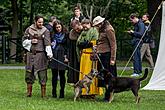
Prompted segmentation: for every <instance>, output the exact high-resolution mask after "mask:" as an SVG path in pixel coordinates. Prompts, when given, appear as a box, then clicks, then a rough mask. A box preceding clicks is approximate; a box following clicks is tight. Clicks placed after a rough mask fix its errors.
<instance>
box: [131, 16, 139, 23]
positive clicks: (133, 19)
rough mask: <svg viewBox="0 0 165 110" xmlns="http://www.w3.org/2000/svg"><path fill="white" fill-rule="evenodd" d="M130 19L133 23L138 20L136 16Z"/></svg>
mask: <svg viewBox="0 0 165 110" xmlns="http://www.w3.org/2000/svg"><path fill="white" fill-rule="evenodd" d="M130 21H131V23H132V24H136V23H137V22H138V20H137V18H136V17H134V18H130Z"/></svg>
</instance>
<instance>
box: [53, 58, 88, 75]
mask: <svg viewBox="0 0 165 110" xmlns="http://www.w3.org/2000/svg"><path fill="white" fill-rule="evenodd" d="M51 59H52V60H54V61H56V62H58V63H60V64H62V65H64V66H66V67H68V68H70V69H72V70H74V71H76V72H78V73H81V74H83V75H85V76H86V74H84V73H83V72H80V71H79V70H77V69H75V68H73V67H71V66H69V65H67V64H65V63H63V62H61V61H59V60H57V59H56V58H54V57H52V58H51Z"/></svg>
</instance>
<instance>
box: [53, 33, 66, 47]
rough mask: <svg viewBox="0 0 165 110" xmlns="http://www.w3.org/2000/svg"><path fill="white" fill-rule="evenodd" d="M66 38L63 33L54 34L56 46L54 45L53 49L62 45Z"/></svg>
mask: <svg viewBox="0 0 165 110" xmlns="http://www.w3.org/2000/svg"><path fill="white" fill-rule="evenodd" d="M64 36H65V34H64V33H61V32H59V33H56V34H54V36H53V44H54V45H52V48H53V49H54V48H55V47H56V46H57V45H58V44H60V43H62V41H63V39H64Z"/></svg>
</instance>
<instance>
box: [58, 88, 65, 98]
mask: <svg viewBox="0 0 165 110" xmlns="http://www.w3.org/2000/svg"><path fill="white" fill-rule="evenodd" d="M59 98H64V90H62V89H61V90H60V96H59Z"/></svg>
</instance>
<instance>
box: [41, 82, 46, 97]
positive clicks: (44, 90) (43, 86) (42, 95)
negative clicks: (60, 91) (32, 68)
mask: <svg viewBox="0 0 165 110" xmlns="http://www.w3.org/2000/svg"><path fill="white" fill-rule="evenodd" d="M45 96H46V85H41V97H42V98H44V97H45Z"/></svg>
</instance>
